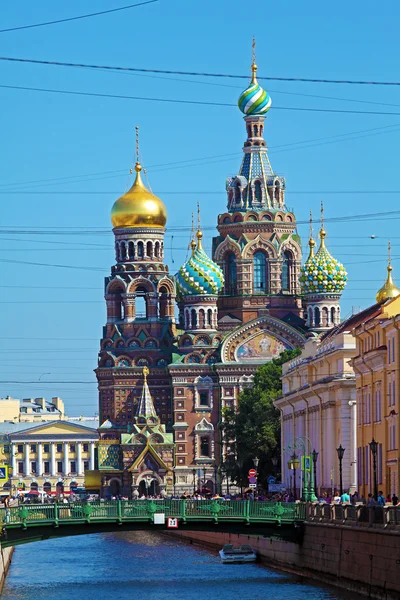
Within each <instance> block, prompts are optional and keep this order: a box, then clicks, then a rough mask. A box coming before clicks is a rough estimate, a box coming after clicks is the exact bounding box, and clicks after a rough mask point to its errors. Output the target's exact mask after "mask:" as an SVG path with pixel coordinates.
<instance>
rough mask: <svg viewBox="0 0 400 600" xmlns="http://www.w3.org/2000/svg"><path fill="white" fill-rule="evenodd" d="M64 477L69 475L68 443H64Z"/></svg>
mask: <svg viewBox="0 0 400 600" xmlns="http://www.w3.org/2000/svg"><path fill="white" fill-rule="evenodd" d="M63 458H64V468H63V471H64V475H67V474H68V473H69V465H68V442H64V456H63Z"/></svg>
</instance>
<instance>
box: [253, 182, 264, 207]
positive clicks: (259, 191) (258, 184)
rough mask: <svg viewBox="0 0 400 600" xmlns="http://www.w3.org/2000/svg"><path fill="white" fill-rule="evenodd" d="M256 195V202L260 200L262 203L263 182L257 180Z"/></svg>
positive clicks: (255, 185)
mask: <svg viewBox="0 0 400 600" xmlns="http://www.w3.org/2000/svg"><path fill="white" fill-rule="evenodd" d="M254 195H255V197H256V202H259V203H260V204H261V202H262V190H261V183H260V182H259V181H256V182H255V184H254Z"/></svg>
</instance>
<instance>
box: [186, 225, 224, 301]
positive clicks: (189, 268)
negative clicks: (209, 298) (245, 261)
mask: <svg viewBox="0 0 400 600" xmlns="http://www.w3.org/2000/svg"><path fill="white" fill-rule="evenodd" d="M202 237H203V234H202V232H201V231H198V232H197V244H196V242H194V241H193V242H192V244H191V246H192V256H191V257H190V258H189V260H188V261H187V262H185V264H184V265H182V267H181V268H180V269H179V271H178V273H177V275H176V283H177V285H178V290H179V292H180V294H181V295H182V296H199V295H207V294H218V292H220V291H221V289H222V286H223V285H224V275H223V273H222V270H221V269H220V268H219V266H218V265H217V264H216V263H215V262H214V261H212V260H211V258H209V257H208V256H207V254H206V253H205V252H204V250H203V248H202V244H201V239H202Z"/></svg>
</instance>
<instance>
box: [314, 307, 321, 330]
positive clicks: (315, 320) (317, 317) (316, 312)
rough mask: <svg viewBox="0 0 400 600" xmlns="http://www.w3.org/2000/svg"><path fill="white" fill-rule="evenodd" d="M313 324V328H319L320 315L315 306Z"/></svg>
mask: <svg viewBox="0 0 400 600" xmlns="http://www.w3.org/2000/svg"><path fill="white" fill-rule="evenodd" d="M314 323H315V327H319V326H320V325H321V313H320V311H319V308H318V306H316V307H315V309H314Z"/></svg>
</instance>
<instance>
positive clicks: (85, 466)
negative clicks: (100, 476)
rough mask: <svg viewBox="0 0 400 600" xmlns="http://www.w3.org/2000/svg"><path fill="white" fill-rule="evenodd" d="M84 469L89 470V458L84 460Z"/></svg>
mask: <svg viewBox="0 0 400 600" xmlns="http://www.w3.org/2000/svg"><path fill="white" fill-rule="evenodd" d="M83 470H84V471H88V470H89V461H88V460H84V461H83Z"/></svg>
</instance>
